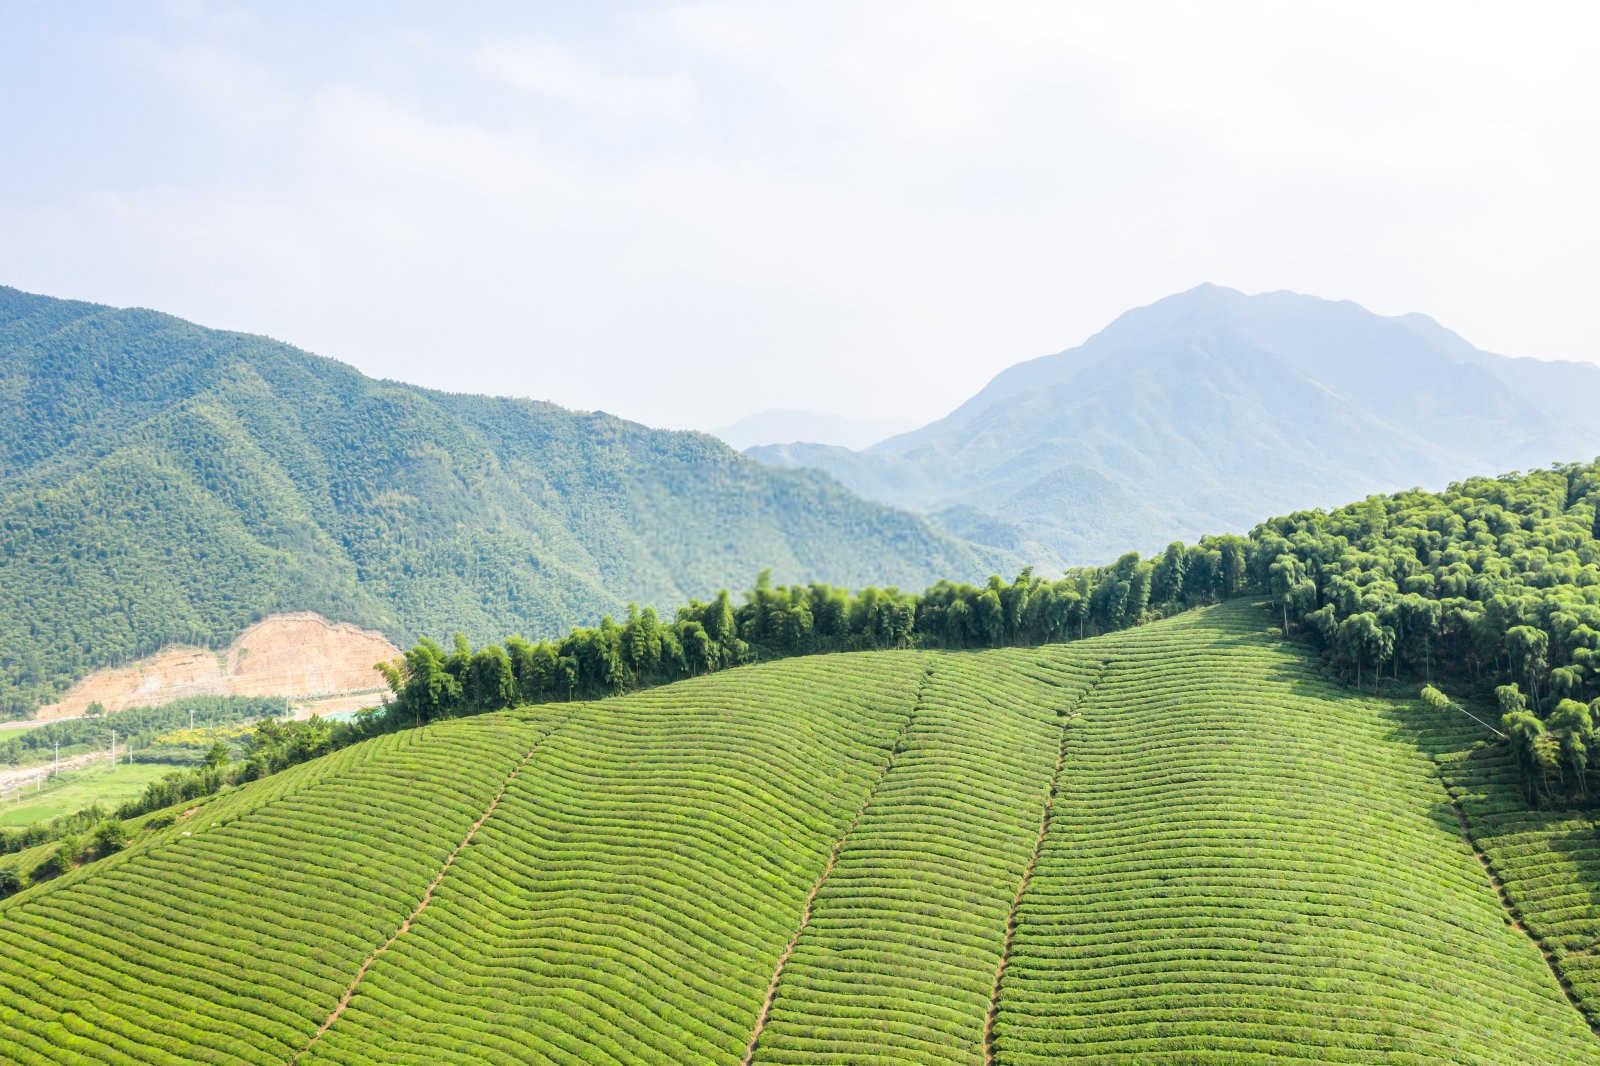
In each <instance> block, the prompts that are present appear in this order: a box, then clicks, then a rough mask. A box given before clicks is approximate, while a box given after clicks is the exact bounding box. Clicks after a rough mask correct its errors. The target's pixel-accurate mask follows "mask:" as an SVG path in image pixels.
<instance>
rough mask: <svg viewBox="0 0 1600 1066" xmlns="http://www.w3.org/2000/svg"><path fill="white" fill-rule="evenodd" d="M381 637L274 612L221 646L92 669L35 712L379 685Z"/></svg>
mask: <svg viewBox="0 0 1600 1066" xmlns="http://www.w3.org/2000/svg"><path fill="white" fill-rule="evenodd" d="M399 655H400V649H399V648H397V647H395V646H394V645H393V644H391V643H390V642H389V640H388V638H387V637H385V636H384V635H383V634H381V633H375V632H373V631H372V630H370V629H360V628H358V627H356V626H353V625H350V624H348V623H346V622H330V621H328V620H327V619H326V618H323V617H322V616H321V615H319V614H312V613H310V612H309V611H304V612H299V613H295V614H275V615H272V616H271V617H270V618H264V619H262V620H261V621H259V622H257V623H256V624H255V625H253V626H251V627H250V628H249V629H246V630H245V631H244V632H243V633H240V634H239V636H238V637H236V638H235V639H234V641H233V643H232V644H230V645H228V647H227V648H225V649H224V650H222V651H211V650H210V649H208V648H187V647H172V648H166V649H163V650H162V651H159V652H157V653H156V654H155V655H152V656H150V657H149V658H146V659H140V660H138V661H137V662H133V663H129V664H128V665H127V666H115V667H110V668H108V669H105V670H97V671H95V672H94V673H92V674H90V675H89V676H88V677H86V678H84V679H83V680H82V681H79V682H78V683H77V684H76V685H74V686H72V688H71V690H70V691H68V692H67V694H66V695H65V696H63V697H62V698H61V700H60V701H59V702H57V703H52V704H50V705H49V706H47V707H41V708H40V709H39V714H38V717H39V718H41V719H54V718H77V717H80V716H81V715H82V714H83V713H84V711H85V710H86V709H87V708H88V706H89V705H90V704H91V703H99V704H101V705H103V706H104V707H105V709H106V710H108V711H120V710H122V709H124V708H126V707H159V706H160V705H161V704H163V703H171V702H172V701H173V700H178V699H183V698H184V697H186V696H283V697H285V698H286V699H291V700H295V699H306V698H308V697H315V696H332V695H337V694H341V693H354V692H371V691H373V690H376V689H379V688H382V687H383V679H382V678H381V677H379V676H378V672H377V671H376V670H375V669H373V667H374V666H375V665H376V664H377V663H380V662H388V661H390V660H392V659H396V658H398V657H399Z"/></svg>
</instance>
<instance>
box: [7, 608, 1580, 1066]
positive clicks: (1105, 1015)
mask: <svg viewBox="0 0 1600 1066" xmlns="http://www.w3.org/2000/svg"><path fill="white" fill-rule="evenodd" d="M1463 723H1466V725H1467V726H1468V727H1469V728H1475V727H1472V726H1471V724H1470V723H1468V722H1466V720H1465V719H1463V718H1461V717H1460V716H1459V715H1455V714H1453V713H1450V712H1447V711H1442V710H1434V709H1429V708H1427V707H1425V706H1423V705H1422V704H1420V703H1418V702H1416V701H1411V700H1405V701H1392V700H1387V699H1377V698H1370V697H1365V696H1361V695H1358V694H1354V693H1351V692H1350V691H1349V690H1347V689H1343V688H1341V687H1339V686H1337V685H1334V684H1332V683H1330V682H1329V681H1328V680H1327V679H1326V678H1325V676H1324V675H1322V674H1321V672H1320V670H1319V667H1318V666H1317V664H1316V662H1315V660H1314V658H1313V657H1312V656H1310V655H1309V654H1308V653H1307V652H1306V651H1304V650H1302V649H1300V648H1298V647H1296V646H1295V645H1294V644H1292V643H1288V642H1284V641H1282V640H1281V639H1280V638H1279V637H1278V636H1277V635H1276V634H1275V633H1274V632H1273V630H1272V628H1271V616H1270V615H1269V614H1267V613H1266V612H1264V611H1262V610H1261V609H1260V608H1258V607H1255V606H1252V605H1250V604H1248V603H1246V602H1234V603H1230V604H1226V605H1223V606H1221V607H1215V608H1209V609H1202V610H1197V611H1192V612H1188V613H1186V614H1183V615H1180V616H1178V617H1176V618H1172V619H1168V620H1165V621H1158V622H1153V623H1150V624H1148V625H1145V626H1142V627H1139V628H1135V629H1132V630H1128V631H1126V632H1121V633H1113V634H1108V635H1105V636H1101V637H1097V638H1090V639H1087V640H1081V641H1075V642H1073V643H1070V644H1054V645H1047V646H1040V647H1033V648H1005V649H997V650H990V651H981V652H928V651H921V652H919V651H883V652H867V653H848V654H837V655H826V656H811V657H802V658H796V659H790V660H787V661H783V662H776V663H766V664H759V665H754V666H749V667H744V668H740V669H734V670H728V671H724V672H720V673H717V674H713V675H710V676H706V677H702V678H698V679H694V680H690V681H686V682H680V683H677V684H673V685H667V686H663V687H660V688H656V689H652V690H649V691H646V692H642V693H637V694H634V695H630V696H624V697H620V698H616V699H611V700H605V701H601V702H594V703H581V702H580V703H551V704H544V705H540V706H537V707H532V708H525V709H521V710H511V711H503V712H498V713H492V714H485V715H479V716H476V717H472V718H466V719H457V720H453V721H447V722H442V723H437V724H433V725H429V726H426V727H424V728H421V729H410V730H403V731H400V732H397V733H390V734H387V735H384V736H380V737H378V738H375V739H373V740H369V741H366V742H363V743H360V744H357V745H355V746H353V747H349V748H346V749H344V750H343V751H341V752H338V753H336V754H334V755H331V756H327V757H325V758H322V759H317V760H313V761H312V762H309V763H306V764H303V765H301V766H298V767H294V768H292V769H290V770H286V771H284V772H283V773H280V774H277V775H274V776H272V777H268V778H266V779H265V780H262V781H257V782H255V783H252V784H248V785H245V786H243V787H241V788H238V789H234V790H229V791H225V792H223V793H220V794H218V795H216V796H214V797H212V798H210V799H209V800H204V801H200V802H199V803H198V804H196V805H195V806H196V809H195V810H193V812H192V813H187V814H186V816H185V817H183V818H182V819H181V820H180V821H178V822H176V823H174V824H171V825H169V826H166V827H158V828H154V829H149V830H142V831H140V833H139V836H138V838H137V839H136V840H135V842H134V843H133V844H132V845H131V846H130V847H129V848H128V849H127V850H125V851H122V852H119V853H117V854H115V855H112V856H110V857H108V858H105V859H101V860H99V861H98V862H95V863H91V864H88V865H86V866H84V867H82V868H80V869H78V870H76V871H74V872H72V873H69V874H66V875H64V876H62V877H60V878H58V879H56V880H54V881H51V882H48V883H45V884H42V885H40V886H37V887H35V888H32V889H29V890H28V891H26V892H23V893H22V894H20V895H17V896H14V897H12V898H11V899H10V900H7V901H5V902H3V903H0V956H3V957H4V959H5V960H6V961H5V963H4V964H3V965H0V986H3V988H4V994H3V995H0V1023H3V1024H0V1057H4V1058H7V1059H10V1060H15V1061H19V1062H37V1063H43V1062H67V1061H71V1062H100V1061H105V1062H111V1061H129V1060H134V1061H140V1062H152V1063H178V1062H190V1061H197V1060H216V1061H230V1062H237V1063H251V1062H261V1063H283V1062H287V1061H294V1060H297V1059H298V1061H302V1062H308V1063H309V1062H327V1063H367V1062H380V1061H381V1062H384V1063H418V1064H420V1063H430V1064H432V1063H440V1062H462V1063H466V1062H472V1063H482V1062H506V1063H511V1062H526V1061H538V1062H552V1063H579V1062H596V1061H609V1062H616V1063H636V1062H638V1063H642V1062H704V1063H729V1064H732V1063H739V1062H741V1061H750V1062H754V1063H765V1062H773V1063H837V1062H895V1063H960V1064H970V1066H979V1064H981V1063H985V1062H986V1061H993V1062H994V1063H998V1064H1002V1066H1004V1064H1018V1063H1031V1062H1063V1061H1067V1062H1074V1061H1082V1062H1095V1063H1135V1062H1138V1063H1172V1064H1176V1063H1197V1062H1218V1063H1220V1062H1229V1063H1268V1062H1271V1063H1305V1064H1310V1063H1319V1064H1320V1063H1328V1062H1386V1063H1413V1064H1422V1063H1429V1064H1432V1063H1460V1064H1507V1066H1510V1064H1524V1063H1529V1062H1540V1063H1584V1062H1596V1061H1600V1040H1597V1039H1596V1038H1595V1037H1594V1036H1593V1035H1592V1034H1591V1033H1590V1031H1589V1029H1588V1028H1587V1026H1586V1025H1585V1023H1584V1020H1583V1016H1582V1015H1581V1014H1580V1012H1579V1011H1578V1010H1575V1009H1574V1006H1573V1004H1572V1003H1571V1002H1569V1000H1568V999H1567V998H1566V996H1565V995H1564V994H1563V991H1562V989H1561V987H1560V986H1559V985H1558V983H1557V980H1556V978H1555V976H1554V975H1553V973H1552V970H1551V968H1550V965H1549V964H1547V962H1546V960H1545V959H1544V958H1543V957H1541V954H1540V951H1539V946H1538V945H1537V944H1536V943H1535V942H1534V941H1533V940H1531V939H1530V938H1529V935H1528V934H1527V933H1525V932H1523V931H1522V929H1521V928H1519V927H1517V926H1516V925H1514V924H1512V922H1511V920H1510V915H1509V914H1508V912H1507V911H1506V910H1505V908H1504V906H1503V905H1502V902H1501V900H1500V899H1499V897H1498V896H1497V895H1496V893H1495V890H1494V888H1493V887H1492V885H1491V883H1490V880H1489V877H1488V876H1487V874H1486V872H1485V870H1484V868H1483V866H1482V865H1480V862H1479V860H1478V858H1477V857H1475V855H1474V853H1473V850H1472V847H1471V846H1470V845H1469V843H1468V841H1467V839H1466V838H1465V837H1464V836H1463V834H1462V830H1461V822H1460V821H1459V820H1458V817H1457V815H1456V813H1455V811H1454V809H1453V805H1452V802H1451V799H1450V797H1449V795H1448V794H1447V793H1446V790H1445V788H1444V787H1443V786H1442V784H1441V780H1440V777H1439V776H1438V774H1437V773H1436V771H1435V770H1434V764H1433V762H1432V760H1431V759H1430V755H1431V754H1434V753H1435V752H1437V751H1440V750H1445V749H1447V748H1449V747H1450V746H1451V745H1454V744H1458V743H1459V742H1460V741H1461V739H1462V736H1463V733H1462V724H1463ZM1480 735H1481V731H1480Z"/></svg>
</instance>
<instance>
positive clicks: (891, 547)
mask: <svg viewBox="0 0 1600 1066" xmlns="http://www.w3.org/2000/svg"><path fill="white" fill-rule="evenodd" d="M0 424H3V425H4V426H5V427H6V431H5V432H4V433H3V434H0V646H4V647H5V648H6V649H7V654H6V655H5V656H4V657H3V658H0V711H6V712H10V713H18V712H21V711H24V710H27V709H29V708H31V707H34V706H37V705H38V704H39V703H41V702H44V701H45V700H46V699H48V698H50V697H52V696H54V695H56V694H58V693H59V692H60V691H61V690H62V689H63V687H64V686H65V684H66V683H67V682H69V681H71V680H73V679H75V678H77V677H79V676H81V675H82V674H84V673H86V672H87V671H88V670H90V669H92V668H94V667H99V666H105V665H112V664H117V663H121V662H126V661H128V660H129V659H132V658H134V657H136V656H138V655H143V654H148V653H150V652H153V651H155V650H156V649H158V648H160V647H161V646H163V645H166V644H168V643H173V642H181V643H193V644H204V645H209V646H212V647H220V646H221V645H224V644H226V643H227V642H228V641H229V640H230V639H231V638H233V637H234V636H235V635H236V634H237V633H238V632H239V631H240V630H242V629H243V628H244V627H245V626H247V625H249V624H250V623H251V622H253V621H255V620H257V619H259V618H261V617H262V616H264V615H267V614H271V613H274V612H281V611H296V610H310V611H316V612H318V613H320V614H323V615H325V616H327V617H328V618H330V619H333V620H335V621H339V622H353V623H356V624H358V625H362V626H366V627H369V628H373V629H377V630H380V631H381V632H383V633H384V634H385V635H386V636H388V637H389V638H390V639H392V640H395V641H397V642H400V643H406V642H409V641H411V640H414V639H416V638H417V637H420V636H425V635H426V636H434V637H436V638H447V637H448V636H449V634H450V633H451V632H452V631H454V630H461V631H463V632H465V633H467V634H468V636H469V637H471V638H472V639H473V640H475V641H481V640H490V639H500V638H502V637H504V636H505V635H506V634H507V633H513V632H520V633H524V634H527V635H529V636H547V635H553V634H555V633H557V632H559V631H562V630H565V629H567V628H569V627H571V626H573V625H579V624H582V625H592V624H595V623H597V622H599V620H600V617H601V615H603V614H606V613H612V614H620V612H621V611H622V610H623V609H624V608H625V607H626V605H627V604H628V603H629V602H630V601H635V600H636V601H638V602H639V603H641V604H647V605H648V604H659V605H661V606H663V607H667V606H669V605H672V604H677V603H681V602H684V601H686V600H687V599H690V598H694V597H702V598H703V597H708V596H710V595H711V594H712V593H714V592H715V591H716V590H717V589H718V588H721V587H725V586H726V587H732V588H736V589H737V588H743V587H746V586H747V585H748V584H749V583H750V581H751V579H752V578H753V577H754V576H755V574H756V573H757V572H758V571H759V570H762V569H764V568H767V567H771V568H772V569H773V571H774V577H775V578H776V579H777V580H780V581H788V580H823V581H830V582H837V583H848V584H851V585H863V584H869V583H878V584H892V583H898V584H902V585H904V586H906V587H915V588H920V587H922V586H923V585H925V584H926V583H928V582H930V581H932V580H935V579H937V578H941V577H949V576H964V577H967V578H973V579H978V578H982V577H983V576H985V575H987V574H988V573H989V572H991V570H993V569H996V568H1000V569H1006V568H1010V567H1011V566H1012V565H1013V564H1014V560H1012V559H1010V558H1008V557H1006V556H1005V555H1003V554H1002V553H996V552H994V551H992V550H976V549H974V548H973V547H972V546H970V545H967V544H965V543H962V542H959V541H957V540H956V539H954V538H952V537H950V536H948V535H946V534H944V533H942V532H939V531H937V530H935V529H933V528H932V527H931V526H930V525H929V524H928V523H927V522H926V521H924V520H923V519H921V518H919V517H916V516H913V515H911V514H907V513H904V512H901V511H896V510H893V509H891V508H888V507H885V506H883V505H881V504H875V503H868V502H866V501H863V500H861V499H859V498H857V497H855V496H853V495H852V494H850V493H849V492H847V491H845V490H844V489H842V488H841V487H839V486H838V485H837V484H836V483H834V482H832V481H830V480H829V479H827V478H824V477H822V476H821V475H818V474H815V473H811V472H794V471H777V470H773V469H771V468H769V467H765V466H762V465H761V464H759V463H756V462H753V461H751V460H749V459H746V458H744V457H743V456H740V455H739V454H737V453H736V452H734V451H732V450H731V449H729V448H728V447H726V446H725V445H724V444H722V443H721V442H720V441H717V440H714V439H712V438H711V437H709V436H706V435H703V434H697V433H677V432H665V431H659V430H653V429H648V428H646V427H644V426H641V425H638V424H636V423H632V422H627V421H624V420H622V419H618V418H614V417H611V416H609V415H606V414H603V413H590V414H581V413H576V412H572V411H568V410H564V409H562V408H559V407H556V406H554V405H551V404H548V403H535V402H532V401H525V400H512V399H495V398H490V397H484V396H467V395H451V394H445V393H440V392H435V391H430V390H426V389H421V388H415V387H412V386H408V385H403V384H398V383H394V382H385V381H375V380H373V379H371V378H367V377H364V376H363V375H361V374H360V373H358V372H356V371H355V370H353V369H351V368H350V367H348V366H345V365H343V364H341V363H337V362H334V361H333V360H330V359H324V358H320V357H317V356H313V355H309V354H307V353H305V352H303V351H300V350H298V349H295V348H292V347H290V346H289V345H286V344H281V343H278V342H276V341H271V340H267V339H265V338H262V337H255V336H249V335H246V334H240V333H229V332H223V331H219V330H211V329H205V328H202V327H199V326H196V325H193V324H191V323H188V322H184V321H182V320H180V319H177V318H173V317H171V316H168V315H163V314H158V313H156V312H154V311H146V310H118V309H114V308H110V307H104V306H99V305H95V304H89V303H79V302H74V301H66V300H57V299H51V298H48V297H44V296H34V295H29V294H27V293H23V292H19V291H17V290H15V289H9V288H0Z"/></svg>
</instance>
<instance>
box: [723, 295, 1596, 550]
mask: <svg viewBox="0 0 1600 1066" xmlns="http://www.w3.org/2000/svg"><path fill="white" fill-rule="evenodd" d="M1597 409H1600V367H1596V366H1592V365H1589V364H1577V363H1551V362H1540V361H1538V360H1533V359H1508V358H1505V357H1502V356H1498V355H1493V354H1490V353H1488V352H1483V351H1480V350H1478V349H1476V348H1473V347H1472V346H1471V345H1470V344H1468V343H1467V342H1466V341H1464V340H1463V339H1462V338H1461V337H1459V336H1457V335H1456V334H1454V333H1451V332H1450V331H1449V330H1447V329H1445V328H1443V327H1442V326H1440V325H1439V324H1438V323H1436V322H1434V321H1432V320H1431V319H1428V318H1426V317H1425V316H1422V315H1402V316H1399V317H1396V318H1385V317H1382V316H1379V315H1374V314H1372V313H1370V312H1368V311H1366V310H1363V309H1362V308H1360V307H1358V306H1356V305H1355V304H1353V303H1349V302H1348V301H1346V302H1341V303H1334V302H1330V301H1326V300H1320V299H1316V298H1314V297H1310V296H1302V295H1298V294H1295V293H1288V292H1276V293H1266V294H1262V295H1255V296H1247V295H1245V294H1243V293H1240V292H1236V291H1234V290H1231V289H1224V288H1219V287H1217V286H1212V285H1205V286H1201V287H1199V288H1197V289H1194V290H1191V291H1189V292H1185V293H1180V294H1178V295H1175V296H1171V297H1168V298H1167V299H1164V300H1161V301H1159V302H1157V303H1155V304H1152V305H1150V306H1148V307H1142V308H1138V309H1136V310H1133V311H1129V312H1127V313H1126V314H1124V315H1122V316H1121V317H1120V318H1118V319H1117V320H1116V321H1115V322H1113V323H1112V324H1111V325H1110V326H1108V327H1107V328H1106V329H1104V330H1102V331H1101V332H1100V333H1098V334H1096V335H1095V336H1093V337H1091V338H1090V339H1089V340H1088V341H1086V342H1085V343H1084V344H1083V345H1081V346H1080V347H1078V348H1074V349H1071V350H1069V351H1065V352H1062V353H1060V354H1057V355H1052V356H1047V357H1044V358H1041V359H1034V360H1032V361H1030V362H1025V363H1021V364H1018V365H1017V366H1014V367H1012V368H1011V369H1009V370H1007V371H1005V372H1004V373H1002V374H1000V375H999V376H998V377H996V378H995V379H994V380H993V381H991V382H990V383H989V385H988V386H986V387H985V388H984V389H983V390H982V391H981V392H979V393H978V394H977V395H975V396H974V397H972V398H971V399H970V400H968V401H967V402H966V403H964V404H962V405H961V407H959V408H957V409H956V410H955V411H954V412H952V413H951V414H950V415H948V416H947V417H945V418H943V419H940V420H939V421H937V422H934V423H932V424H931V425H928V426H924V427H923V428H921V429H918V430H915V431H913V432H910V433H906V434H902V435H900V436H898V437H893V438H890V439H889V440H886V441H883V442H881V443H879V444H877V445H874V446H873V447H871V448H869V449H867V450H865V451H861V452H852V451H849V450H848V449H844V448H838V447H824V446H817V445H806V444H793V445H783V446H770V447H764V448H755V449H751V451H750V454H752V455H755V456H756V457H757V458H760V459H761V460H762V461H764V462H769V463H773V464H774V465H778V466H802V467H814V468H817V469H821V470H826V471H828V472H829V473H831V474H833V475H834V476H835V477H836V478H838V479H839V480H840V481H841V482H843V483H844V484H845V485H847V486H849V487H850V488H853V489H855V490H856V491H858V492H860V493H861V494H862V495H865V496H867V497H869V498H872V499H879V500H884V501H887V502H890V503H893V504H896V505H898V506H903V507H911V508H915V509H917V510H921V511H924V512H927V513H930V514H935V515H936V516H937V517H938V518H939V519H940V520H941V521H942V522H944V523H945V525H946V527H947V528H949V529H951V530H952V531H955V532H958V533H960V534H961V535H963V536H967V537H975V538H981V539H983V540H984V542H985V543H991V544H997V545H1005V546H1007V547H1009V548H1013V549H1020V550H1022V551H1023V552H1024V553H1025V554H1026V555H1027V556H1028V557H1029V558H1030V559H1031V560H1032V561H1034V562H1037V563H1040V564H1045V563H1048V562H1051V561H1059V562H1062V563H1068V564H1078V563H1099V562H1104V561H1107V560H1109V559H1111V558H1114V557H1115V556H1116V555H1117V553H1119V552H1121V551H1125V550H1127V549H1128V548H1137V549H1140V550H1142V551H1150V550H1153V549H1155V548H1158V547H1160V546H1161V545H1162V544H1165V543H1166V542H1167V541H1169V540H1173V539H1177V538H1182V539H1187V540H1192V539H1194V538H1196V537H1198V536H1199V535H1201V534H1203V533H1218V532H1225V531H1233V532H1243V531H1244V530H1246V529H1248V528H1249V527H1250V526H1251V525H1252V524H1253V523H1254V522H1256V521H1257V520H1259V519H1260V517H1261V516H1262V515H1264V514H1274V513H1279V512H1283V511H1287V510H1292V509H1297V508H1305V507H1316V506H1331V505H1335V504H1339V503H1342V502H1345V501H1347V500H1351V499H1358V498H1360V497H1362V496H1365V495H1367V494H1369V493H1373V492H1384V491H1392V490H1396V489H1403V488H1408V487H1411V486H1414V485H1437V484H1444V483H1445V482H1446V481H1448V480H1450V479H1451V478H1453V477H1457V476H1459V475H1460V472H1461V471H1462V470H1482V471H1485V472H1498V471H1504V470H1510V469H1516V468H1523V467H1528V466H1546V465H1548V464H1550V463H1552V462H1555V461H1558V460H1566V459H1571V458H1575V457H1592V456H1594V455H1595V454H1596V453H1597V452H1600V419H1596V418H1595V417H1594V412H1595V411H1596V410H1597Z"/></svg>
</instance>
